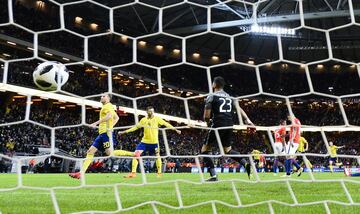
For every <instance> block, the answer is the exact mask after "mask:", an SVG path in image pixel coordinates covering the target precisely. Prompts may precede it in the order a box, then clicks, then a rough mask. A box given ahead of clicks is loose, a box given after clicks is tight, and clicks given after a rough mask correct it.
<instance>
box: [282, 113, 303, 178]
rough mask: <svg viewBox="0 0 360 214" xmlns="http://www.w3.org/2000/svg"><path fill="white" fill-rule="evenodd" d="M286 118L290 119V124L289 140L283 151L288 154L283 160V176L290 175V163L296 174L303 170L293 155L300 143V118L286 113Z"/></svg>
mask: <svg viewBox="0 0 360 214" xmlns="http://www.w3.org/2000/svg"><path fill="white" fill-rule="evenodd" d="M288 120H290V121H291V126H290V134H289V142H288V143H287V145H286V148H285V153H286V154H287V155H288V156H287V157H286V161H285V169H286V175H285V176H284V177H290V174H291V169H292V165H294V166H295V167H296V169H297V172H298V176H300V175H301V173H302V171H303V168H302V167H300V165H299V164H298V162H297V161H296V157H294V155H295V153H296V151H297V148H298V147H299V143H300V128H301V123H300V120H299V119H298V118H296V117H295V116H294V115H293V114H289V115H288Z"/></svg>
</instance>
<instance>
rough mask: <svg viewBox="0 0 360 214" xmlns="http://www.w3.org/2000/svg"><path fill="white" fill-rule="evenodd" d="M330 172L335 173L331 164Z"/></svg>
mask: <svg viewBox="0 0 360 214" xmlns="http://www.w3.org/2000/svg"><path fill="white" fill-rule="evenodd" d="M329 167H330V172H333V165H332V164H330V166H329Z"/></svg>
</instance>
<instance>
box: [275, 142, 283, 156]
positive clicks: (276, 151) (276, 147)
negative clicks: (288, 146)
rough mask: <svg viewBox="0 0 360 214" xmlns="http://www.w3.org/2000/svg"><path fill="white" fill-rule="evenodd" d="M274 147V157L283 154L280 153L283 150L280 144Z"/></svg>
mask: <svg viewBox="0 0 360 214" xmlns="http://www.w3.org/2000/svg"><path fill="white" fill-rule="evenodd" d="M274 147H275V150H274V154H275V155H280V154H284V152H283V151H282V150H283V145H282V143H274Z"/></svg>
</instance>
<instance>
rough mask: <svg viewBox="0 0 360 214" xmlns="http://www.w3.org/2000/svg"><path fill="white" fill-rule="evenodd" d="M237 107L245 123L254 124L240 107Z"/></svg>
mask: <svg viewBox="0 0 360 214" xmlns="http://www.w3.org/2000/svg"><path fill="white" fill-rule="evenodd" d="M239 108H240V114H241V116H242V117H243V118H244V120H245V123H246V124H248V125H251V126H255V125H254V123H253V122H251V120H250V118H249V117H248V116H247V114H246V112H245V111H244V110H243V109H242V108H241V107H239Z"/></svg>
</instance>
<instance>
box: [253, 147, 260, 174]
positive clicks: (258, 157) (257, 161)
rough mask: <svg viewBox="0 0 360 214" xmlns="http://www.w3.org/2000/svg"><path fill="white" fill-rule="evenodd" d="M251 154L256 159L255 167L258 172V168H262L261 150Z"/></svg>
mask: <svg viewBox="0 0 360 214" xmlns="http://www.w3.org/2000/svg"><path fill="white" fill-rule="evenodd" d="M251 154H252V155H253V158H254V163H255V167H256V169H257V170H258V168H260V154H261V152H260V151H259V150H256V149H254V150H252V152H251Z"/></svg>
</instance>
